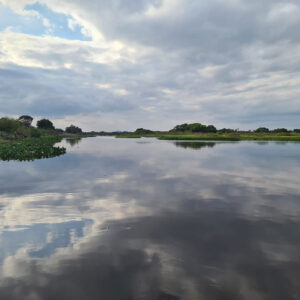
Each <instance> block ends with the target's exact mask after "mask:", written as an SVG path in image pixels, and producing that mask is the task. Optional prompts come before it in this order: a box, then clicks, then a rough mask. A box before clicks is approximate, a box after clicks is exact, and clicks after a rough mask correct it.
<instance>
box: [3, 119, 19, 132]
mask: <svg viewBox="0 0 300 300" xmlns="http://www.w3.org/2000/svg"><path fill="white" fill-rule="evenodd" d="M21 126H23V124H22V123H21V122H19V121H16V120H13V119H10V118H1V119H0V131H4V132H8V133H14V132H15V131H16V130H17V128H19V127H21Z"/></svg>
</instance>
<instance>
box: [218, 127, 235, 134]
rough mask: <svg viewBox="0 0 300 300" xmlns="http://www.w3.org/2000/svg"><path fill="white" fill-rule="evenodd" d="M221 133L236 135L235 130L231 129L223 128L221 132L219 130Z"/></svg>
mask: <svg viewBox="0 0 300 300" xmlns="http://www.w3.org/2000/svg"><path fill="white" fill-rule="evenodd" d="M218 132H219V133H234V129H230V128H222V129H220V130H218Z"/></svg>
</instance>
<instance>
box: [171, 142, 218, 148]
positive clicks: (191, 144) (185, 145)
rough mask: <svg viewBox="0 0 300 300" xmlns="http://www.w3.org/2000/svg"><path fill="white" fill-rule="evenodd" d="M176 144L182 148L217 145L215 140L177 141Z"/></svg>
mask: <svg viewBox="0 0 300 300" xmlns="http://www.w3.org/2000/svg"><path fill="white" fill-rule="evenodd" d="M174 145H175V146H176V147H181V148H185V149H187V148H191V149H201V148H207V147H208V148H212V147H214V146H215V145H216V143H213V142H175V143H174Z"/></svg>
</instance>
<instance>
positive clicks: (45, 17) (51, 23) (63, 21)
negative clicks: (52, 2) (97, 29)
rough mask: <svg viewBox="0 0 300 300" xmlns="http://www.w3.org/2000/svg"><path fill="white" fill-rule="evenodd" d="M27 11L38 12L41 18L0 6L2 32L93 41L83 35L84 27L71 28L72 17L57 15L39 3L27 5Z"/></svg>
mask: <svg viewBox="0 0 300 300" xmlns="http://www.w3.org/2000/svg"><path fill="white" fill-rule="evenodd" d="M25 10H26V11H34V12H37V13H38V14H39V15H40V16H41V17H39V16H34V15H32V16H31V15H29V16H23V15H18V14H16V13H15V12H13V11H12V10H11V9H10V8H9V7H6V6H4V5H1V4H0V31H4V30H7V29H10V30H11V31H13V32H18V33H24V34H31V35H36V36H42V35H51V36H55V37H60V38H64V39H69V40H81V41H90V40H91V38H89V37H86V36H84V35H83V34H82V33H81V30H82V26H80V25H76V26H74V27H73V29H71V28H69V26H68V21H69V20H72V21H74V19H73V18H72V16H68V15H65V14H60V13H56V12H54V11H52V10H50V9H49V8H48V7H47V6H46V5H41V4H39V3H35V4H32V5H27V6H26V7H25Z"/></svg>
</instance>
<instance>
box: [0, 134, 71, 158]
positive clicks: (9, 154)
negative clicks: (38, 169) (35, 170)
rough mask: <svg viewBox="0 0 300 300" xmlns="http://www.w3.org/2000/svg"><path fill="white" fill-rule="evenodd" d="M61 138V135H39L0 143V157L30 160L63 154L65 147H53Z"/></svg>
mask: <svg viewBox="0 0 300 300" xmlns="http://www.w3.org/2000/svg"><path fill="white" fill-rule="evenodd" d="M61 140H62V138H61V137H41V138H27V139H22V140H18V141H12V142H5V143H0V159H1V160H4V161H9V160H18V161H31V160H35V159H42V158H50V157H55V156H59V155H63V154H65V153H66V149H65V148H63V147H54V145H55V144H56V143H58V142H60V141H61Z"/></svg>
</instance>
